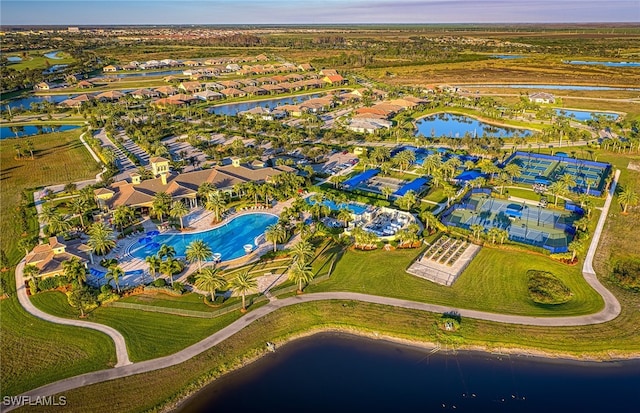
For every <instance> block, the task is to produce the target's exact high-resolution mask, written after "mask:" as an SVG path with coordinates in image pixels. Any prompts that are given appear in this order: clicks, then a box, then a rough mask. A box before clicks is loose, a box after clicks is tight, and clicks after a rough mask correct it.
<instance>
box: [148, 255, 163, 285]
mask: <svg viewBox="0 0 640 413" xmlns="http://www.w3.org/2000/svg"><path fill="white" fill-rule="evenodd" d="M144 261H145V262H146V263H147V265H149V274H151V277H153V280H154V281H155V280H156V274H157V273H158V271H159V270H160V264H161V263H162V260H161V259H160V257H158V256H157V255H148V256H147V257H145V259H144Z"/></svg>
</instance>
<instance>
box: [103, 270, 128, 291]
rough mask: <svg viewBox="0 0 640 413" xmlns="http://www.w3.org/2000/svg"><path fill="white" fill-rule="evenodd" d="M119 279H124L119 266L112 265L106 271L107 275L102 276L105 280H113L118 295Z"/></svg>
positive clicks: (122, 271)
mask: <svg viewBox="0 0 640 413" xmlns="http://www.w3.org/2000/svg"><path fill="white" fill-rule="evenodd" d="M120 277H124V270H123V269H122V268H120V266H119V265H112V266H110V267H109V269H107V273H106V274H105V275H104V278H105V279H106V280H113V283H114V284H115V285H116V290H117V291H118V294H120Z"/></svg>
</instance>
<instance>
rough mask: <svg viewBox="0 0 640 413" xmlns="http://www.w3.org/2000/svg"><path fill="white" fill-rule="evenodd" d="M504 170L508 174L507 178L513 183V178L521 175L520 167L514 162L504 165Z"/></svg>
mask: <svg viewBox="0 0 640 413" xmlns="http://www.w3.org/2000/svg"><path fill="white" fill-rule="evenodd" d="M504 171H505V172H506V173H507V175H508V176H509V180H510V181H511V182H512V183H513V180H514V178H519V177H520V175H522V169H521V168H520V167H519V166H518V165H517V164H515V163H510V164H509V165H507V166H505V167H504Z"/></svg>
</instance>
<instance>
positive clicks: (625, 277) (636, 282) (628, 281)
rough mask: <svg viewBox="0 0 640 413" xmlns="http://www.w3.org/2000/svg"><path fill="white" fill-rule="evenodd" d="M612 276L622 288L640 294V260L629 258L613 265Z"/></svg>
mask: <svg viewBox="0 0 640 413" xmlns="http://www.w3.org/2000/svg"><path fill="white" fill-rule="evenodd" d="M611 276H612V278H613V280H614V281H615V282H616V283H617V284H618V285H620V287H622V288H624V289H626V290H631V291H636V292H640V259H637V258H627V259H622V260H618V261H617V262H616V263H615V264H614V265H613V271H612V272H611Z"/></svg>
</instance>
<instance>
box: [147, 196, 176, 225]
mask: <svg viewBox="0 0 640 413" xmlns="http://www.w3.org/2000/svg"><path fill="white" fill-rule="evenodd" d="M170 205H171V195H169V194H168V193H166V192H158V193H156V194H155V195H154V197H153V203H152V204H151V211H152V212H153V215H155V216H156V217H158V219H159V220H160V223H162V218H163V217H164V215H165V214H167V213H168V212H169V206H170Z"/></svg>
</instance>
